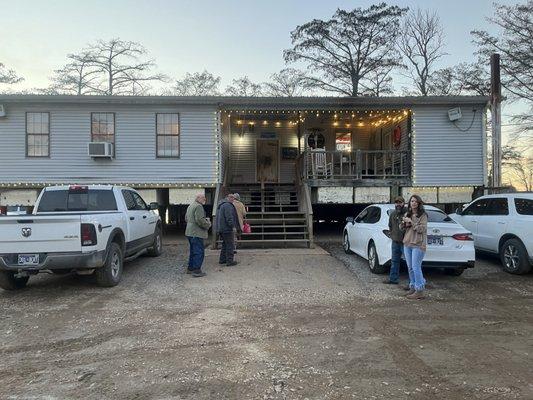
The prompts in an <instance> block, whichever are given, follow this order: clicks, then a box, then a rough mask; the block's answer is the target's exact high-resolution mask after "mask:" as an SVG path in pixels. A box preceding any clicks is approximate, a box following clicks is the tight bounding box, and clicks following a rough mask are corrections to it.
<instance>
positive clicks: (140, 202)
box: [131, 192, 148, 210]
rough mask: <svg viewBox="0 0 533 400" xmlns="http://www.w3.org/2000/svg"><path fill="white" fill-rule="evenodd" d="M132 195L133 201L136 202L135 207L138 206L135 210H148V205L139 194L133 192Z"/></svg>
mask: <svg viewBox="0 0 533 400" xmlns="http://www.w3.org/2000/svg"><path fill="white" fill-rule="evenodd" d="M131 195H132V196H133V200H135V205H136V207H135V208H136V209H137V210H146V209H147V208H148V206H147V205H146V203H145V202H144V200H143V199H142V197H141V196H140V195H139V194H138V193H135V192H131Z"/></svg>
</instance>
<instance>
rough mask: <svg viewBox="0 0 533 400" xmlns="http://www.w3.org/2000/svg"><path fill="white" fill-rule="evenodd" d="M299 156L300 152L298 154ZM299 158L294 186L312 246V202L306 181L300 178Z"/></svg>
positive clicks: (310, 245) (311, 245)
mask: <svg viewBox="0 0 533 400" xmlns="http://www.w3.org/2000/svg"><path fill="white" fill-rule="evenodd" d="M300 156H301V154H300ZM299 161H300V159H297V160H296V187H297V188H298V197H299V199H301V201H300V206H301V208H302V211H303V212H304V214H305V217H306V220H307V232H308V235H309V247H310V248H312V247H314V245H313V240H314V238H313V204H312V202H311V189H310V188H309V185H308V184H307V182H304V181H303V179H302V175H301V171H300V163H299Z"/></svg>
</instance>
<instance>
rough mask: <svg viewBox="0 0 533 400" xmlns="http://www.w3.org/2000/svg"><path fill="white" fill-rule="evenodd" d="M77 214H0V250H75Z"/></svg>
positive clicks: (78, 230) (2, 251)
mask: <svg viewBox="0 0 533 400" xmlns="http://www.w3.org/2000/svg"><path fill="white" fill-rule="evenodd" d="M80 229H81V216H80V215H79V214H78V215H25V216H13V217H0V254H9V253H55V252H79V251H81V240H80V234H81V232H80Z"/></svg>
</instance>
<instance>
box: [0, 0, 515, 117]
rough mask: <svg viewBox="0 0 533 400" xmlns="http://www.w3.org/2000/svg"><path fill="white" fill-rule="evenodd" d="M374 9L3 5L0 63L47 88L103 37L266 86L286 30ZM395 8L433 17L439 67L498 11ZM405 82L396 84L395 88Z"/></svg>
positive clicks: (278, 4) (165, 62)
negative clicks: (438, 32)
mask: <svg viewBox="0 0 533 400" xmlns="http://www.w3.org/2000/svg"><path fill="white" fill-rule="evenodd" d="M377 2H378V1H369V0H364V1H363V0H361V1H346V0H336V1H334V0H267V1H266V0H248V1H242V0H203V1H201V0H196V1H192V0H174V1H170V0H151V1H147V0H136V1H133V0H130V1H128V0H107V1H106V0H84V1H72V0H70V1H67V0H55V1H54V0H49V1H46V2H45V1H37V0H33V1H30V0H17V1H14V0H0V24H1V25H0V26H1V28H2V29H1V31H0V32H1V40H0V62H2V63H4V64H5V65H6V66H7V67H8V68H13V69H15V70H16V71H17V73H18V74H19V75H21V76H23V77H24V78H25V81H24V82H23V83H21V84H18V85H16V89H30V88H39V87H46V86H48V84H49V81H48V78H49V76H50V75H51V73H52V71H53V70H54V69H58V68H60V67H61V66H62V65H64V64H65V63H66V58H65V56H66V54H68V53H71V52H77V51H79V50H80V49H82V48H83V47H84V46H86V45H87V44H89V43H92V42H94V41H96V40H97V39H110V38H113V37H119V38H121V39H123V40H132V41H136V42H139V43H141V44H143V45H144V46H145V47H146V48H147V50H148V51H149V55H150V57H153V58H154V59H155V61H156V63H157V65H158V70H159V71H160V72H163V73H165V74H167V75H169V76H171V77H173V78H179V77H180V76H182V75H183V74H185V73H186V72H195V71H202V70H204V69H207V70H208V71H210V72H211V73H213V74H215V75H219V76H221V77H222V88H223V87H225V86H226V85H227V84H229V83H230V82H231V79H233V78H236V77H239V76H243V75H248V76H249V77H250V78H251V79H252V80H253V81H257V82H263V81H265V80H267V79H268V77H269V76H270V74H272V73H274V72H277V71H279V70H280V69H282V68H284V67H285V64H284V62H283V58H282V52H283V50H284V49H287V48H289V47H290V32H291V31H292V30H293V29H294V28H295V27H296V26H298V25H299V24H303V23H305V22H308V21H310V20H312V19H314V18H318V19H328V18H330V17H331V16H332V15H333V13H334V12H335V10H336V9H337V8H343V9H353V8H354V7H368V6H370V5H371V4H373V3H377ZM500 2H505V0H503V1H500ZM513 3H514V2H513ZM389 4H396V5H399V6H402V7H410V8H417V7H420V6H421V7H423V8H428V9H431V10H435V11H437V13H438V14H439V16H440V18H441V21H442V24H443V26H444V30H445V34H446V51H447V53H449V55H447V56H446V57H444V58H443V59H442V60H441V63H440V64H441V65H440V66H441V67H444V66H451V65H454V64H456V63H459V62H462V61H473V60H474V59H475V57H474V55H473V52H474V51H475V47H474V46H473V45H472V43H471V36H470V31H471V30H472V29H480V28H481V29H487V30H490V29H491V26H490V24H489V23H488V22H487V21H486V19H485V18H486V17H488V16H490V15H492V12H493V10H492V1H490V0H445V1H444V0H425V1H422V0H418V1H415V0H403V1H400V0H396V1H390V2H389ZM401 84H402V83H401V82H396V89H400V86H401ZM508 112H509V111H508ZM504 113H505V109H504ZM504 123H505V117H504Z"/></svg>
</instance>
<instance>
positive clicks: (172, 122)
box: [155, 114, 180, 158]
mask: <svg viewBox="0 0 533 400" xmlns="http://www.w3.org/2000/svg"><path fill="white" fill-rule="evenodd" d="M155 130H156V136H157V149H156V152H157V153H156V154H157V157H174V158H179V156H180V119H179V114H156V115H155Z"/></svg>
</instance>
